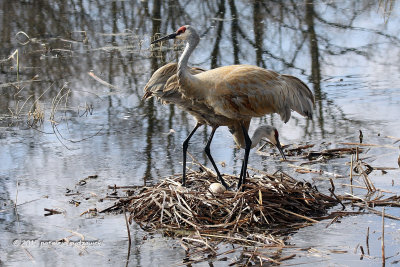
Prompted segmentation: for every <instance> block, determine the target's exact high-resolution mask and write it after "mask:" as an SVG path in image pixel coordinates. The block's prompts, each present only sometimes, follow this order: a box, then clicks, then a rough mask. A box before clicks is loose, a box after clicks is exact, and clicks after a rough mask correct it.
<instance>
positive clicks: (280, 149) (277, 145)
mask: <svg viewBox="0 0 400 267" xmlns="http://www.w3.org/2000/svg"><path fill="white" fill-rule="evenodd" d="M276 147H277V148H278V150H279V152H280V153H281V155H282V158H283V160H286V156H285V153H283V149H282V146H281V143H280V142H279V140H277V142H276Z"/></svg>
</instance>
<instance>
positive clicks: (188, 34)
mask: <svg viewBox="0 0 400 267" xmlns="http://www.w3.org/2000/svg"><path fill="white" fill-rule="evenodd" d="M194 37H196V38H197V39H198V35H197V32H196V30H195V29H194V28H193V27H192V26H190V25H185V26H182V27H180V28H179V29H178V30H177V31H176V32H174V33H171V34H169V35H167V36H164V37H161V38H159V39H157V40H154V41H153V42H151V44H155V43H158V42H161V41H165V40H169V39H180V40H189V39H190V38H194Z"/></svg>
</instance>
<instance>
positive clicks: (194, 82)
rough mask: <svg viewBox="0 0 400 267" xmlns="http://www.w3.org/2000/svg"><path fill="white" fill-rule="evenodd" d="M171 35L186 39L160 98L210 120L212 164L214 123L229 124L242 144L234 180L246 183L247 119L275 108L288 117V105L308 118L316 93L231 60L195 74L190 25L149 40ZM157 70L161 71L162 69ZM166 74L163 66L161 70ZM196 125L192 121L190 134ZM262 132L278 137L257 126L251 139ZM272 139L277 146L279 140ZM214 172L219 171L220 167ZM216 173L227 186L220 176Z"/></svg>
mask: <svg viewBox="0 0 400 267" xmlns="http://www.w3.org/2000/svg"><path fill="white" fill-rule="evenodd" d="M175 38H176V39H182V40H184V41H186V47H185V50H184V52H183V54H182V55H181V57H180V59H179V62H178V65H177V66H174V70H173V71H171V72H168V73H174V72H175V73H176V74H172V76H171V77H169V78H168V79H167V80H166V82H165V85H164V87H163V88H164V89H163V90H162V91H163V92H164V94H163V97H164V96H165V98H167V95H168V94H171V95H169V96H168V97H170V98H171V99H172V98H173V99H174V101H176V102H175V103H177V105H178V106H179V107H180V108H182V109H183V110H186V111H188V112H189V113H191V114H192V115H193V116H195V117H196V119H197V120H198V122H199V123H198V124H208V125H211V126H212V127H213V131H212V132H211V136H210V139H209V141H208V143H207V146H206V153H207V155H208V156H209V158H210V160H211V162H212V163H213V166H214V168H215V169H216V166H215V163H214V161H213V160H212V157H211V154H210V152H209V146H210V143H211V140H212V138H213V135H214V132H215V130H216V128H218V127H219V126H228V127H229V129H230V131H231V133H232V134H233V135H234V139H235V142H236V143H237V144H238V145H239V146H240V147H243V148H245V156H244V161H243V165H242V171H241V174H240V179H239V183H238V186H240V185H241V184H242V183H244V180H245V176H246V169H247V161H248V155H249V151H250V149H251V147H253V145H252V140H251V139H250V137H249V136H248V129H249V125H250V121H251V119H252V118H253V117H260V116H263V115H265V114H269V113H278V114H279V115H280V117H281V119H282V120H283V121H284V122H287V121H288V120H289V119H290V116H291V111H292V110H294V111H296V112H298V113H299V114H301V115H303V116H307V117H309V118H311V116H312V111H313V105H314V96H313V94H312V92H311V90H310V89H309V88H308V87H307V85H306V84H305V83H304V82H302V81H301V80H300V79H298V78H296V77H294V76H291V75H285V74H278V73H276V72H274V71H271V70H267V69H263V68H260V67H257V66H252V65H231V66H224V67H219V68H216V69H212V70H208V71H203V70H201V71H198V72H197V73H196V71H193V69H192V68H188V67H187V63H188V60H189V57H190V55H191V54H192V52H193V50H194V49H195V47H196V46H197V44H198V43H199V41H200V38H199V36H198V34H197V32H196V30H195V29H194V28H193V27H192V26H190V25H186V26H182V27H180V28H179V29H178V30H177V31H176V32H175V33H173V34H170V35H168V36H166V37H163V38H160V39H158V40H155V41H153V42H152V44H154V43H156V42H159V41H162V40H167V39H175ZM171 66H172V65H171ZM171 68H172V67H171ZM175 68H176V70H175ZM160 73H163V72H162V71H160ZM164 73H167V71H164ZM166 76H167V75H166ZM165 79H166V77H163V81H165ZM150 80H151V79H150ZM149 82H150V81H149ZM146 87H147V86H146ZM145 90H146V89H145ZM172 92H173V93H172ZM198 127H199V126H198V125H196V127H195V129H194V130H193V131H192V133H191V134H190V135H189V137H188V139H190V137H191V136H192V134H193V133H194V131H195V130H196V129H197V128H198ZM262 133H265V134H264V135H265V136H266V137H268V138H272V139H273V140H279V139H278V132H277V131H276V129H275V128H273V129H271V128H268V127H267V128H264V129H263V128H261V129H260V130H258V131H257V130H256V132H255V135H254V136H253V139H254V137H257V139H258V138H259V136H261V135H262ZM188 139H187V140H186V141H188ZM186 141H185V142H186ZM253 141H256V140H255V139H254V140H253ZM276 143H277V144H276V145H277V146H279V141H278V142H276ZM184 146H185V143H184ZM278 148H279V147H278ZM207 150H208V151H207ZM280 151H281V149H280ZM216 171H217V169H216ZM217 174H218V175H219V172H218V171H217ZM219 178H220V180H221V182H222V183H223V184H224V186H226V184H225V182H224V181H223V179H222V177H220V175H219Z"/></svg>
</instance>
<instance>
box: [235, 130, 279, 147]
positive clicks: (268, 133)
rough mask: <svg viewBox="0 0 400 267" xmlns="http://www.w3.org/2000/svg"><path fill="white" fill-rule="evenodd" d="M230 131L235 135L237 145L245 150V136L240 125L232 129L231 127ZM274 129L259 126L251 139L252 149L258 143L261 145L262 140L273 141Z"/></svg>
mask: <svg viewBox="0 0 400 267" xmlns="http://www.w3.org/2000/svg"><path fill="white" fill-rule="evenodd" d="M229 130H230V131H231V133H232V135H233V139H234V140H235V143H236V144H237V145H238V146H239V147H241V148H245V146H246V145H245V141H244V135H243V131H242V129H241V128H240V125H239V124H237V125H236V124H235V125H233V126H231V127H229ZM272 131H273V128H272V126H269V125H262V126H259V127H258V128H257V129H256V130H255V131H254V133H253V136H252V137H251V148H254V147H255V146H256V145H257V144H258V143H260V141H261V139H262V138H264V137H266V138H268V139H270V140H271V139H272V133H273V132H272Z"/></svg>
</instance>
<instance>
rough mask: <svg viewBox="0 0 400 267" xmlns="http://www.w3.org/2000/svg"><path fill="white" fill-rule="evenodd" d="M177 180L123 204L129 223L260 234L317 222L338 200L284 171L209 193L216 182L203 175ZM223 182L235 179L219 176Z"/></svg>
mask: <svg viewBox="0 0 400 267" xmlns="http://www.w3.org/2000/svg"><path fill="white" fill-rule="evenodd" d="M180 178H181V177H180V176H173V177H170V178H166V179H164V180H162V181H161V182H160V183H158V184H156V185H154V186H152V187H143V188H141V189H140V190H139V191H138V192H137V193H136V194H135V195H134V196H131V198H130V200H129V201H130V202H129V203H125V205H126V204H127V205H126V206H127V210H128V211H130V213H131V215H130V218H129V221H130V222H132V220H134V221H135V222H136V223H137V224H139V225H140V226H141V227H142V228H144V229H146V230H157V229H164V230H195V231H199V232H201V233H219V234H223V233H225V234H226V233H228V232H229V233H243V232H248V231H249V230H251V232H252V233H257V232H259V233H265V231H268V230H274V231H276V230H277V229H279V228H284V229H285V230H287V229H288V228H289V225H299V223H300V224H305V223H308V222H317V220H318V218H319V217H321V216H322V215H324V214H325V213H326V211H327V209H328V208H330V207H332V206H333V205H335V204H337V203H338V202H337V200H336V199H335V198H332V197H330V196H327V195H325V194H322V193H320V192H319V191H318V189H317V188H316V187H315V186H314V187H313V186H311V184H309V183H303V182H299V181H296V180H294V179H293V178H291V177H290V176H288V175H287V174H285V173H281V172H280V173H275V174H273V175H256V176H254V177H252V178H248V179H247V180H246V184H245V185H244V190H243V191H237V192H235V191H225V192H223V193H219V194H213V193H212V192H211V191H210V190H209V186H210V184H211V183H213V182H217V181H216V180H215V178H210V177H209V175H207V174H206V173H197V172H191V173H189V174H188V175H187V186H186V187H182V186H181V185H180ZM224 179H225V181H227V182H228V184H232V185H234V184H236V183H237V180H238V179H237V177H234V176H228V175H224Z"/></svg>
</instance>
